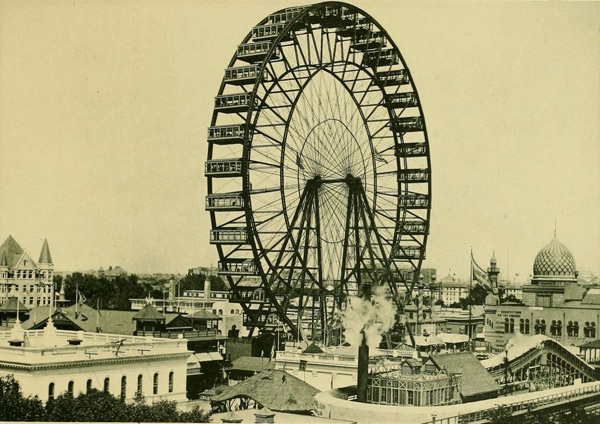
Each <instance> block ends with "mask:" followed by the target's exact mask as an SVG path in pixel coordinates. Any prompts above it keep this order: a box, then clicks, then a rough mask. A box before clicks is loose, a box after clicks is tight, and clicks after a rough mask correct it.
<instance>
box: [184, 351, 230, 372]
mask: <svg viewBox="0 0 600 424" xmlns="http://www.w3.org/2000/svg"><path fill="white" fill-rule="evenodd" d="M222 360H223V356H221V354H220V353H219V352H203V353H192V354H191V355H190V356H189V357H188V359H187V375H200V374H202V372H200V370H201V367H202V362H212V361H222Z"/></svg>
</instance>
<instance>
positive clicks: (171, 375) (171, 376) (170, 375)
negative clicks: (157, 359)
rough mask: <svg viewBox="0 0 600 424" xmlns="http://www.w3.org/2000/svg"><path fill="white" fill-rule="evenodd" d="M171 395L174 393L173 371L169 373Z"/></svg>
mask: <svg viewBox="0 0 600 424" xmlns="http://www.w3.org/2000/svg"><path fill="white" fill-rule="evenodd" d="M169 393H173V371H171V372H170V373H169Z"/></svg>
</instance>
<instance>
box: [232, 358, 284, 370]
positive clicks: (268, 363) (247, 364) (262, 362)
mask: <svg viewBox="0 0 600 424" xmlns="http://www.w3.org/2000/svg"><path fill="white" fill-rule="evenodd" d="M274 367H275V361H273V360H270V358H259V357H258V356H240V357H239V358H237V359H236V360H234V361H233V362H232V363H231V369H232V370H236V371H254V372H261V371H265V370H272V369H273V368H274Z"/></svg>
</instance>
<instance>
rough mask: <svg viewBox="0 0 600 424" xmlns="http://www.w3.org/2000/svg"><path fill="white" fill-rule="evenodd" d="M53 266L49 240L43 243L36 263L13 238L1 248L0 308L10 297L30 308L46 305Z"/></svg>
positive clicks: (50, 286) (49, 295)
mask: <svg viewBox="0 0 600 424" xmlns="http://www.w3.org/2000/svg"><path fill="white" fill-rule="evenodd" d="M53 274H54V264H53V262H52V256H51V254H50V247H49V246H48V240H44V244H43V245H42V250H41V252H40V256H39V259H38V261H37V262H35V261H34V260H33V258H32V257H31V256H30V255H29V254H28V253H27V252H26V251H25V250H23V248H22V247H21V246H20V245H19V243H17V241H16V240H15V239H14V238H13V236H8V238H7V239H6V240H5V241H4V243H2V245H0V306H1V305H4V304H7V303H8V302H9V300H10V299H11V298H13V297H14V298H15V299H18V301H19V302H16V301H15V304H22V305H25V306H26V307H27V308H29V309H31V308H33V307H35V306H49V305H50V303H51V298H52V279H53Z"/></svg>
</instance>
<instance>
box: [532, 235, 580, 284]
mask: <svg viewBox="0 0 600 424" xmlns="http://www.w3.org/2000/svg"><path fill="white" fill-rule="evenodd" d="M533 277H534V278H535V277H567V278H575V258H574V257H573V255H572V254H571V252H570V251H569V249H567V248H566V246H565V245H564V244H562V243H561V242H560V241H558V239H557V238H556V234H555V235H554V238H553V239H552V240H551V241H550V243H548V244H547V245H545V246H544V247H542V248H541V249H540V251H539V252H538V254H537V255H536V257H535V261H534V262H533Z"/></svg>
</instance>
